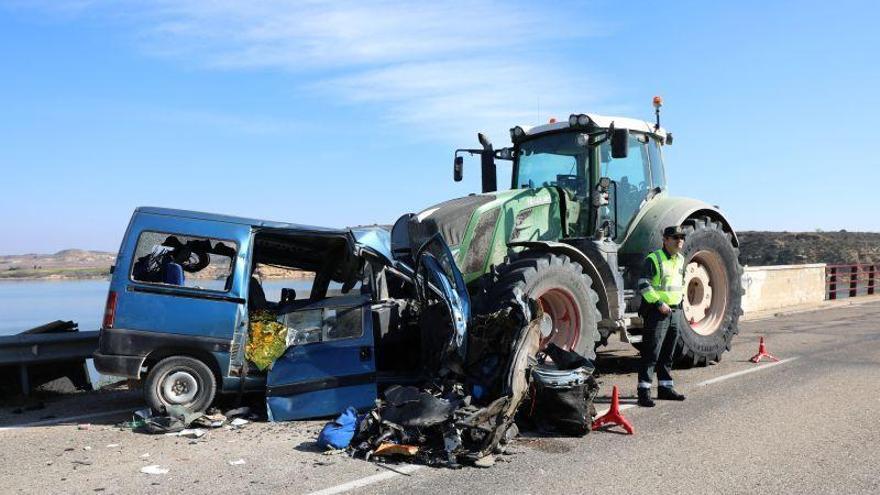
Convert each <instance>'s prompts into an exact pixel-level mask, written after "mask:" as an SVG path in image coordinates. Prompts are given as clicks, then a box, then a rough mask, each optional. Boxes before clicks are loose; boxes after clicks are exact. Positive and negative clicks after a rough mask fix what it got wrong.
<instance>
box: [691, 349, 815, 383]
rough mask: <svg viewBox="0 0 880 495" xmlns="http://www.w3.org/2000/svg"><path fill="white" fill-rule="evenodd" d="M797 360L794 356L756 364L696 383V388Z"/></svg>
mask: <svg viewBox="0 0 880 495" xmlns="http://www.w3.org/2000/svg"><path fill="white" fill-rule="evenodd" d="M797 358H798V356H795V357H790V358H788V359H783V360H780V361H775V362H772V363H766V364H758V365H756V366H754V367H752V368H748V369H744V370H741V371H735V372H733V373H728V374H726V375H721V376H716V377H715V378H710V379H708V380H705V381H702V382H700V383H698V384H697V386H698V387H705V386H706V385H712V384H713V383H718V382H723V381H724V380H729V379H731V378H736V377H738V376H742V375H747V374H749V373H754V372H756V371H761V370H765V369H767V368H772V367H774V366H779V365H780V364H785V363H790V362H792V361H794V360H795V359H797Z"/></svg>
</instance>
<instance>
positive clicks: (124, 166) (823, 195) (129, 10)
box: [0, 0, 880, 254]
mask: <svg viewBox="0 0 880 495" xmlns="http://www.w3.org/2000/svg"><path fill="white" fill-rule="evenodd" d="M878 18H880V4H877V3H875V2H867V1H866V2H851V1H847V0H841V1H837V2H824V1H823V2H820V1H799V2H784V1H780V2H766V1H761V2H757V1H748V0H743V1H737V2H703V1H676V2H619V1H585V2H576V1H568V0H562V1H553V2H537V1H528V2H496V1H492V0H476V1H467V2H456V1H452V2H440V1H438V2H398V1H380V2H366V1H352V2H349V1H344V0H341V1H323V0H310V1H278V0H274V1H273V0H265V1H252V2H241V1H234V0H219V1H217V0H215V1H202V0H169V1H166V0H155V1H152V2H141V1H131V0H116V1H99V0H94V1H90V0H35V1H28V2H25V1H16V0H0V184H2V194H0V232H2V235H0V254H23V253H31V252H39V253H49V252H55V251H58V250H61V249H65V248H74V247H75V248H82V249H96V250H106V251H116V249H117V248H118V246H119V242H120V241H121V238H122V235H123V234H124V231H125V228H126V225H127V222H128V219H129V218H130V216H131V213H132V211H133V210H134V208H136V207H137V206H163V207H172V208H183V209H193V210H201V211H209V212H216V213H225V214H232V215H240V216H248V217H256V218H266V219H270V220H281V221H289V222H295V223H303V224H312V225H322V226H334V227H342V226H347V225H358V224H373V223H380V224H390V223H393V222H394V220H395V219H396V218H397V217H398V216H400V215H401V214H403V213H406V212H412V211H419V210H422V209H424V208H425V207H427V206H429V205H431V204H434V203H437V202H440V201H443V200H445V199H449V198H453V197H458V196H464V195H466V194H469V193H471V192H476V191H478V190H479V187H480V185H479V184H480V182H479V163H478V161H477V160H471V161H468V162H466V164H465V180H464V181H462V182H460V183H455V182H453V181H452V177H451V176H452V158H453V150H455V149H456V148H462V147H476V146H477V140H476V133H477V132H478V131H482V132H485V133H486V134H487V135H489V136H490V137H491V139H492V140H493V142H494V143H495V144H496V147H500V146H502V145H504V144H505V143H509V135H508V130H509V129H510V128H511V127H513V126H514V125H518V124H520V125H535V124H539V123H546V122H547V120H548V119H549V118H551V117H556V118H558V119H566V118H567V117H568V115H569V114H571V113H581V112H593V113H603V114H610V115H623V116H630V117H637V118H644V119H646V120H650V119H652V116H653V110H652V108H651V98H652V97H653V96H654V95H662V96H663V98H664V100H665V105H664V107H663V116H662V118H663V125H664V127H666V128H667V129H668V130H670V131H672V132H673V134H674V135H675V142H674V144H673V145H672V146H669V147H667V148H666V149H665V150H664V155H665V162H666V169H667V177H668V180H669V185H670V191H671V192H672V193H673V194H674V195H681V196H688V197H694V198H698V199H702V200H704V201H707V202H708V203H711V204H714V205H718V206H720V207H721V209H722V211H723V212H724V213H725V214H726V215H728V217H729V218H730V220H731V221H732V223H733V225H734V227H735V228H736V229H737V230H786V231H813V230H816V229H822V230H828V231H834V230H840V229H846V230H850V231H880V215H878V213H880V208H878V207H877V201H878V186H880V180H878V179H880V171H878V170H880V159H878V152H877V144H876V143H877V138H876V129H875V127H876V126H875V122H876V121H877V120H878V118H880V98H878V95H877V91H878V88H880V64H878V63H877V61H876V53H875V52H876V49H877V46H880V30H878V29H877V26H876V19H878ZM501 167H502V176H503V170H504V165H502V166H501ZM508 175H509V173H508ZM499 182H503V181H499Z"/></svg>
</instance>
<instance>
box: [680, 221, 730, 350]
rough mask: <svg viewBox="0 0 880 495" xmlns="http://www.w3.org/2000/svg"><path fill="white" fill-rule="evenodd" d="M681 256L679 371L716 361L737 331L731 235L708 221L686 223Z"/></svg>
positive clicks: (714, 222)
mask: <svg viewBox="0 0 880 495" xmlns="http://www.w3.org/2000/svg"><path fill="white" fill-rule="evenodd" d="M682 228H683V229H684V231H685V233H686V235H687V236H686V237H685V241H684V247H683V248H682V254H683V255H684V260H685V269H684V301H683V304H682V307H683V309H682V311H678V317H679V321H678V324H679V325H678V328H679V339H678V346H677V348H676V356H677V358H678V362H679V364H681V365H683V366H699V365H705V364H708V362H709V361H720V360H721V355H722V354H723V353H724V352H726V351H728V350H730V341H731V340H732V339H733V336H734V335H736V334H737V332H739V327H738V323H739V317H740V315H741V314H742V310H741V309H740V302H741V300H742V294H743V288H742V266H740V264H739V259H738V257H739V252H738V250H737V249H736V248H735V247H734V246H733V243H732V242H731V241H732V234H731V233H730V232H725V231H724V230H723V228H722V225H721V223H719V222H716V221H714V220H712V219H711V218H709V217H703V218H700V219H694V220H689V221H687V222H685V224H684V225H683V226H682Z"/></svg>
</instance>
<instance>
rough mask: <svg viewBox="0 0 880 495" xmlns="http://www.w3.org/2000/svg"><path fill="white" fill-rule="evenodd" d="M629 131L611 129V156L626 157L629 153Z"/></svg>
mask: <svg viewBox="0 0 880 495" xmlns="http://www.w3.org/2000/svg"><path fill="white" fill-rule="evenodd" d="M628 140H629V131H627V130H626V129H612V130H611V158H626V157H627V156H628V155H629V143H628V142H627V141H628Z"/></svg>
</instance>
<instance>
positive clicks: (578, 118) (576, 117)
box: [568, 113, 590, 127]
mask: <svg viewBox="0 0 880 495" xmlns="http://www.w3.org/2000/svg"><path fill="white" fill-rule="evenodd" d="M589 123H590V117H589V116H588V115H586V114H583V113H573V114H571V115H569V116H568V125H569V126H570V127H575V126H581V127H586V125H587V124H589Z"/></svg>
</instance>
